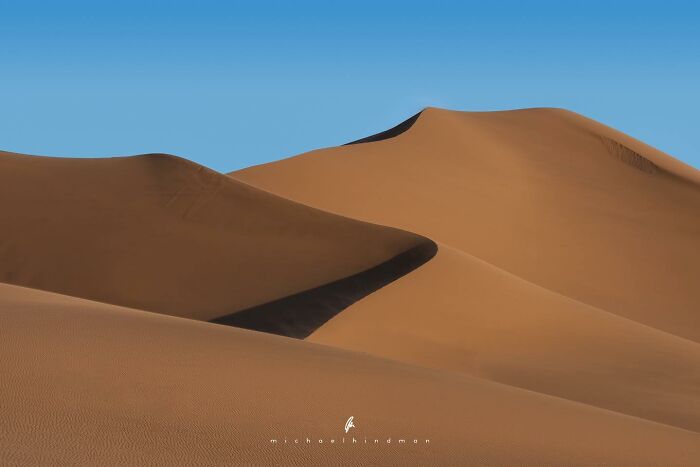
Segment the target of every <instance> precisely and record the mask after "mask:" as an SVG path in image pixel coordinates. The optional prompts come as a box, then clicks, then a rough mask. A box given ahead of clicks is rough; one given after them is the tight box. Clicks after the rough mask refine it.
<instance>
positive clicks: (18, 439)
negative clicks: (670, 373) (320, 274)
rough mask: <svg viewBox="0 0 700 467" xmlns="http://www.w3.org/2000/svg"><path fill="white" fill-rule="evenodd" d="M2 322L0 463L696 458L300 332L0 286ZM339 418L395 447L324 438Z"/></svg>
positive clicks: (649, 426) (611, 423) (679, 442)
mask: <svg viewBox="0 0 700 467" xmlns="http://www.w3.org/2000/svg"><path fill="white" fill-rule="evenodd" d="M428 264H430V263H428ZM0 322H2V326H0V371H1V374H2V378H0V391H1V394H2V404H0V417H1V418H2V423H0V463H2V464H3V465H22V466H30V465H110V466H116V465H144V464H148V465H188V466H194V465H230V464H238V465H240V464H245V465H273V464H276V465H337V464H340V463H341V462H342V463H348V464H353V465H361V464H362V465H370V464H382V465H592V464H603V463H605V464H608V465H620V466H622V465H630V466H631V465H695V464H697V463H698V462H700V442H699V441H700V438H699V436H698V435H697V434H695V433H692V432H689V431H685V430H681V429H677V428H672V427H670V426H666V425H662V424H657V423H652V422H648V421H644V420H641V419H638V418H634V417H628V416H624V415H620V414H617V413H614V412H610V411H605V410H599V409H595V408H592V407H589V406H585V405H582V404H576V403H572V402H568V401H565V400H562V399H558V398H552V397H548V396H544V395H541V394H537V393H533V392H529V391H523V390H519V389H514V388H511V387H508V386H504V385H500V384H496V383H491V382H488V381H483V380H480V379H475V378H470V377H467V376H464V375H460V374H458V373H452V372H440V371H435V370H428V369H421V368H417V367H411V366H406V365H403V364H400V363H396V362H392V361H389V360H383V359H379V358H374V357H370V356H367V355H362V354H356V353H352V352H347V351H343V350H338V349H333V348H330V347H325V346H321V345H318V344H313V343H308V342H304V341H299V340H293V339H288V338H283V337H278V336H272V335H267V334H261V333H256V332H251V331H246V330H240V329H235V328H231V327H227V326H219V325H214V324H209V323H203V322H198V321H193V320H187V319H181V318H176V317H172V316H164V315H159V314H153V313H147V312H142V311H136V310H131V309H127V308H121V307H117V306H112V305H107V304H102V303H96V302H90V301H87V300H81V299H76V298H72V297H67V296H61V295H57V294H53V293H48V292H42V291H37V290H32V289H26V288H22V287H17V286H12V285H4V284H2V285H0ZM66 336H70V338H66ZM350 415H353V416H354V420H355V426H356V427H355V428H354V429H352V431H351V432H350V433H349V434H348V435H346V439H348V440H349V439H350V438H352V437H355V438H356V439H360V440H364V438H365V437H368V438H369V439H370V440H373V439H374V438H378V439H380V440H382V442H385V441H386V439H387V438H389V437H391V438H392V439H393V443H394V444H392V445H382V446H372V445H370V446H358V445H352V444H350V443H346V444H344V445H343V444H330V442H329V440H330V439H331V438H333V439H336V440H338V442H339V440H340V439H341V438H342V437H343V435H344V430H343V427H344V424H345V420H346V419H347V418H348V417H349V416H350ZM285 437H286V438H287V439H288V440H291V441H292V442H293V440H294V439H295V438H296V439H301V440H302V444H301V445H294V444H291V445H290V444H288V445H283V444H282V445H280V444H277V445H274V444H272V443H271V442H270V440H271V439H278V440H280V441H281V440H283V439H284V438H285ZM307 437H308V438H309V439H310V440H313V441H312V443H310V444H308V445H307V444H305V439H306V438H307ZM399 438H408V439H409V440H412V439H419V444H417V445H413V444H411V442H409V443H408V444H406V445H398V444H397V440H398V439H399ZM426 438H427V439H430V443H429V444H428V445H426V444H425V443H424V439H426ZM319 439H323V440H324V441H325V442H324V443H323V444H321V443H318V440H319ZM371 442H372V441H371Z"/></svg>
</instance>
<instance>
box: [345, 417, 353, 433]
mask: <svg viewBox="0 0 700 467" xmlns="http://www.w3.org/2000/svg"><path fill="white" fill-rule="evenodd" d="M353 418H355V417H350V418H348V421H347V422H345V433H347V432H348V431H350V428H355V424H354V423H353V422H352V420H353Z"/></svg>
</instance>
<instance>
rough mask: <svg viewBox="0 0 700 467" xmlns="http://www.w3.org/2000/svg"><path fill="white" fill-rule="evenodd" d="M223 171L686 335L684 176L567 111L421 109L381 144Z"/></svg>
mask: <svg viewBox="0 0 700 467" xmlns="http://www.w3.org/2000/svg"><path fill="white" fill-rule="evenodd" d="M605 141H608V142H607V143H605ZM609 141H614V143H610V142H609ZM613 144H614V145H616V147H618V148H622V149H619V150H611V145H613ZM624 148H627V149H624ZM621 153H624V154H627V155H624V154H622V155H621ZM631 154H637V155H638V156H632V155H631ZM635 157H636V159H635ZM635 160H636V161H637V162H635ZM642 160H646V161H648V163H644V162H640V161H642ZM649 163H653V164H654V165H655V166H656V167H658V168H659V170H658V171H657V172H655V173H653V174H651V173H649V172H648V170H641V169H640V166H648V164H649ZM232 175H233V176H234V177H235V178H236V179H239V180H243V181H245V182H248V183H251V184H253V185H255V186H258V187H261V188H263V189H265V190H269V191H272V192H273V193H276V194H279V195H281V196H284V197H287V198H290V199H294V200H296V201H300V202H302V203H304V204H308V205H311V206H315V207H319V208H321V209H324V210H327V211H331V212H336V213H340V214H343V215H346V216H349V217H353V218H357V219H363V220H368V221H371V222H375V223H379V224H384V225H391V226H394V227H398V228H402V229H405V230H408V231H411V232H416V233H420V234H422V235H425V236H427V237H429V238H431V239H433V240H435V241H437V242H440V243H443V244H446V245H449V246H452V247H454V248H457V249H460V250H462V251H465V252H467V253H469V254H471V255H474V256H476V257H478V258H481V259H483V260H485V261H487V262H489V263H491V264H493V265H495V266H497V267H499V268H501V269H504V270H506V271H509V272H512V273H514V274H516V275H518V276H519V277H522V278H524V279H526V280H528V281H530V282H533V283H535V284H538V285H541V286H543V287H546V288H548V289H551V290H553V291H555V292H559V293H561V294H564V295H567V296H569V297H571V298H573V299H576V300H578V301H581V302H584V303H587V304H589V305H593V306H596V307H598V308H602V309H605V310H607V311H610V312H611V313H615V314H619V315H621V316H625V317H627V318H630V319H633V320H635V321H639V322H640V323H644V324H647V325H650V326H653V327H656V328H659V329H662V330H664V331H667V332H670V333H673V334H677V335H679V336H682V337H685V338H688V339H692V340H695V341H700V314H699V313H698V312H697V310H698V303H700V288H698V287H697V282H698V278H700V248H698V238H699V235H700V215H699V214H698V213H700V187H699V183H700V175H699V174H698V171H697V170H695V169H692V168H691V167H688V166H684V165H683V164H682V163H680V162H678V161H676V160H674V159H673V158H671V157H670V156H667V155H665V154H663V153H661V152H660V151H657V150H654V149H652V148H650V147H648V146H646V145H644V144H643V143H640V142H637V141H635V140H633V139H632V138H630V137H628V136H624V135H622V134H620V133H619V132H616V131H615V130H612V129H609V128H607V127H604V126H602V125H600V124H597V123H595V122H592V121H590V120H588V119H585V118H584V117H581V116H579V115H576V114H574V113H571V112H567V111H564V110H558V109H529V110H519V111H509V112H487V113H480V112H475V113H472V112H451V111H445V110H439V109H432V108H431V109H427V110H426V111H424V112H423V113H422V114H421V115H420V117H419V118H418V120H417V121H416V122H415V123H414V124H413V126H411V127H410V128H409V129H408V131H406V132H404V133H401V134H400V135H399V136H397V137H395V138H391V139H387V140H383V141H379V142H373V143H365V144H354V145H347V146H340V147H335V148H329V149H324V150H319V151H312V152H310V153H306V154H303V155H301V156H297V157H293V158H290V159H286V160H282V161H279V162H274V163H271V164H265V165H262V166H257V167H252V168H249V169H245V170H242V171H239V172H235V173H234V174H232ZM302 179H303V180H304V183H300V180H302Z"/></svg>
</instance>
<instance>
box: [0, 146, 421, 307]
mask: <svg viewBox="0 0 700 467" xmlns="http://www.w3.org/2000/svg"><path fill="white" fill-rule="evenodd" d="M0 176H1V177H2V183H0V224H2V225H3V228H4V231H3V233H2V238H1V242H0V281H2V282H6V283H12V284H17V285H24V286H29V287H33V288H37V289H43V290H49V291H54V292H59V293H64V294H68V295H72V296H77V297H84V298H88V299H93V300H97V301H101V302H106V303H113V304H120V305H125V306H129V307H132V308H138V309H143V310H147V311H154V312H158V313H165V314H171V315H175V316H184V317H189V318H194V319H202V320H210V319H216V318H219V317H222V316H227V315H230V314H232V313H234V312H236V311H239V310H243V309H247V308H250V307H254V306H257V305H260V304H262V303H267V302H270V301H273V300H277V299H279V298H282V297H286V296H289V295H294V294H296V293H298V292H300V291H303V290H307V289H311V288H314V287H319V286H322V285H324V284H327V283H329V282H334V281H337V280H340V279H343V278H346V277H349V276H353V275H355V274H357V273H359V272H361V271H364V270H367V269H370V268H373V267H375V266H378V265H379V264H382V263H384V262H387V261H389V260H390V259H392V258H394V257H396V256H397V255H400V254H401V253H403V252H405V251H407V250H410V249H412V248H414V247H416V246H418V245H422V244H424V243H425V242H427V240H426V239H424V238H422V237H420V236H417V235H414V234H411V233H407V232H401V231H399V230H397V229H392V228H386V227H381V226H376V225H370V224H367V223H363V222H359V221H354V220H351V219H347V218H343V217H341V216H337V215H332V214H327V213H324V212H321V211H318V210H316V209H313V208H309V207H306V206H301V205H299V204H297V203H293V202H290V201H287V200H284V199H281V198H278V197H276V196H274V195H272V194H268V193H265V192H263V191H260V190H258V189H256V188H253V187H250V186H248V185H246V184H244V183H241V182H237V181H234V180H232V179H231V178H229V177H226V176H224V175H222V174H219V173H217V172H214V171H212V170H209V169H207V168H205V167H203V166H200V165H198V164H195V163H193V162H190V161H187V160H185V159H181V158H178V157H175V156H170V155H164V154H151V155H142V156H134V157H119V158H107V159H59V158H49V157H38V156H25V155H19V154H11V153H0ZM346 285H347V286H348V287H351V286H353V285H354V283H352V282H349V283H347V284H346ZM342 293H347V294H355V295H357V293H358V291H357V290H347V291H346V290H336V294H342Z"/></svg>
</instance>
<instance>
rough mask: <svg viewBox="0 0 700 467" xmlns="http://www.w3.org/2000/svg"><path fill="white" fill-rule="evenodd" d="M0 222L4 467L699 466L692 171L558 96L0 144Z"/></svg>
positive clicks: (699, 242) (698, 254) (698, 231)
mask: <svg viewBox="0 0 700 467" xmlns="http://www.w3.org/2000/svg"><path fill="white" fill-rule="evenodd" d="M0 225H2V227H3V228H2V232H1V233H0V375H1V377H0V396H2V403H1V404H0V419H1V420H2V423H0V465H18V466H28V465H37V466H39V465H41V466H43V465H109V466H112V465H187V466H193V465H339V464H349V465H354V464H357V465H484V466H488V465H494V466H496V465H499V466H500V465H533V466H535V465H537V466H540V465H616V466H617V465H620V466H622V465H630V466H633V465H634V466H637V465H664V466H666V465H697V464H700V404H699V403H698V402H699V399H698V397H699V396H698V395H699V394H700V315H699V314H698V310H699V309H700V308H699V305H700V289H698V287H697V284H698V280H699V279H700V248H699V247H700V175H699V173H698V171H696V170H694V169H692V168H690V167H688V166H685V165H684V164H682V163H680V162H678V161H676V160H675V159H673V158H672V157H670V156H668V155H666V154H664V153H662V152H660V151H658V150H656V149H654V148H651V147H649V146H647V145H645V144H644V143H641V142H639V141H636V140H634V139H633V138H631V137H629V136H627V135H624V134H622V133H619V132H617V131H615V130H613V129H611V128H608V127H606V126H604V125H601V124H599V123H597V122H594V121H591V120H588V119H586V118H584V117H582V116H579V115H576V114H574V113H571V112H567V111H563V110H557V109H529V110H520V111H509V112H492V113H461V112H452V111H445V110H439V109H433V108H430V109H427V110H425V111H423V112H421V113H420V114H417V115H415V116H414V117H412V118H410V119H408V120H407V121H405V122H402V123H400V124H399V125H397V126H396V127H394V128H392V129H390V130H387V131H385V132H381V133H378V134H376V135H373V136H369V137H367V138H362V139H360V140H357V141H353V142H352V143H348V144H347V145H345V146H340V147H335V148H329V149H323V150H318V151H312V152H310V153H307V154H303V155H300V156H297V157H293V158H290V159H287V160H283V161H279V162H275V163H271V164H266V165H263V166H257V167H252V168H249V169H246V170H243V171H238V172H235V173H232V174H230V176H226V175H223V174H220V173H217V172H214V171H211V170H209V169H207V168H205V167H202V166H200V165H197V164H195V163H192V162H189V161H187V160H185V159H181V158H178V157H175V156H169V155H162V154H151V155H143V156H134V157H119V158H108V159H54V158H46V157H36V156H24V155H19V154H13V153H0ZM56 292H57V293H56ZM206 321H211V322H206ZM222 324H225V325H222ZM238 327H244V328H248V329H239V328H238ZM249 329H253V330H257V331H263V332H256V331H251V330H249ZM274 334H281V336H280V335H274ZM285 336H287V337H285ZM288 336H291V337H296V338H297V339H293V338H290V337H288ZM350 416H352V417H354V421H355V422H354V427H350V428H348V426H347V424H346V420H348V417H350ZM346 430H351V431H349V432H347V433H346ZM307 438H308V440H309V441H308V443H307V441H306V439H307ZM353 438H354V439H356V440H358V441H359V443H353V442H352V439H353ZM297 439H298V440H299V441H300V442H299V443H295V442H294V441H295V440H297ZM343 439H345V442H342V440H343ZM365 439H367V440H368V443H367V444H365V443H364V440H365ZM375 439H377V440H378V442H377V443H376V444H375V441H374V440H375ZM387 439H391V440H392V442H391V443H387ZM400 439H405V440H407V443H400V442H399V440H400ZM272 440H276V442H272ZM285 440H286V442H285ZM331 440H334V442H333V443H331ZM414 440H416V442H415V443H414V442H413V441H414ZM426 440H429V442H426Z"/></svg>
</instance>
